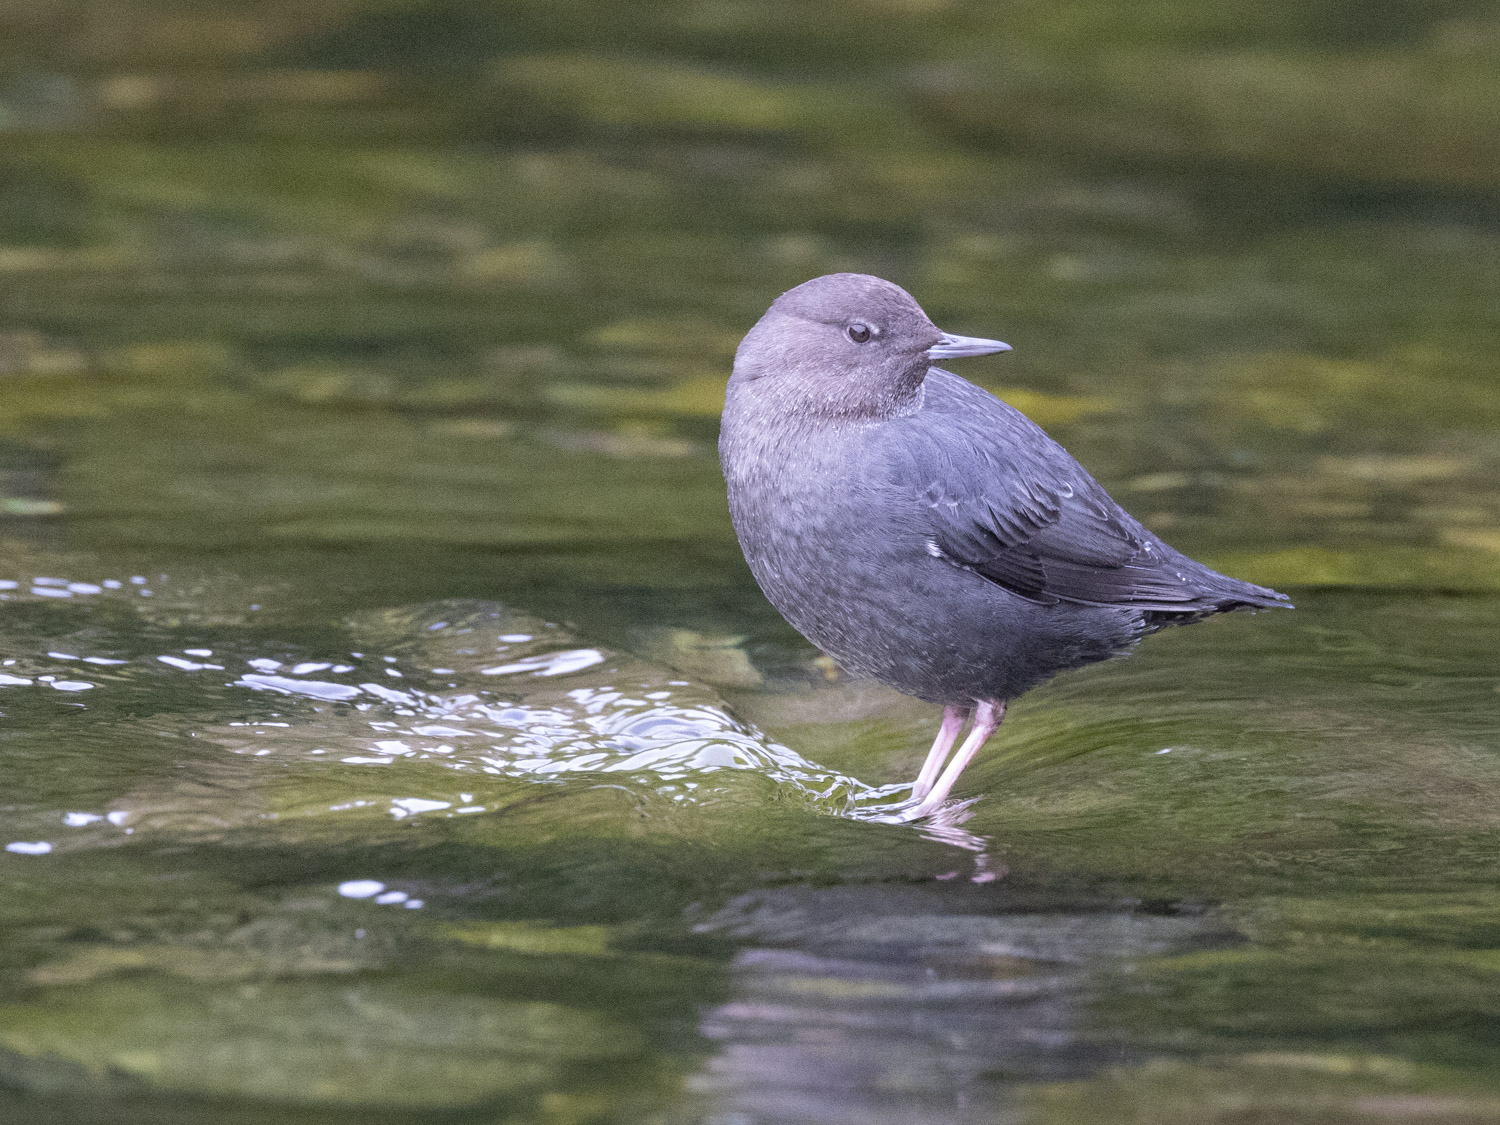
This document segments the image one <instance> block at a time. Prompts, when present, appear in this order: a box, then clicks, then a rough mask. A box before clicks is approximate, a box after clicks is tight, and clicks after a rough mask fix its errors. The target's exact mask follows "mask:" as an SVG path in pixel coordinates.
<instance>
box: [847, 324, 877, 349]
mask: <svg viewBox="0 0 1500 1125" xmlns="http://www.w3.org/2000/svg"><path fill="white" fill-rule="evenodd" d="M871 334H872V333H871V331H870V326H869V325H868V324H861V323H860V322H859V321H857V320H856V321H855V322H854V323H853V324H851V325H849V339H851V340H853V341H854V342H855V343H856V344H863V343H864V342H865V341H866V340H868V339H869V338H870V336H871Z"/></svg>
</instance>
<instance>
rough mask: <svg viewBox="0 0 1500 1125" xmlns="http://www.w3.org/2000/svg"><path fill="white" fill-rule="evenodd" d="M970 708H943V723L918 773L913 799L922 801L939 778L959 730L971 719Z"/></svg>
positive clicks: (913, 785)
mask: <svg viewBox="0 0 1500 1125" xmlns="http://www.w3.org/2000/svg"><path fill="white" fill-rule="evenodd" d="M969 710H970V709H969V708H967V707H954V706H952V705H949V706H947V707H944V708H943V725H942V726H940V727H938V732H937V738H936V739H934V740H933V743H932V749H931V750H929V751H927V760H926V761H925V762H923V763H922V772H921V773H919V774H917V780H916V781H915V782H914V783H913V784H912V787H911V796H912V800H914V801H920V800H921V799H922V798H923V797H925V796H927V794H928V793H929V792H930V791H931V789H932V783H933V782H934V781H936V780H937V778H938V773H939V772H940V771H941V770H942V768H943V763H944V762H946V761H947V760H948V751H949V750H952V749H953V744H954V743H955V742H957V741H958V732H959V731H961V730H963V729H964V724H965V723H967V722H968V721H969Z"/></svg>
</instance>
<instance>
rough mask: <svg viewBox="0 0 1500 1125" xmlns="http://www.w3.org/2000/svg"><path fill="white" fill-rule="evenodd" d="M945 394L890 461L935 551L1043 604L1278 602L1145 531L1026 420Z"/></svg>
mask: <svg viewBox="0 0 1500 1125" xmlns="http://www.w3.org/2000/svg"><path fill="white" fill-rule="evenodd" d="M935 376H946V377H947V379H949V380H952V381H953V382H955V383H960V382H962V381H961V380H958V379H957V377H956V376H952V375H948V373H947V372H941V371H934V372H932V375H930V376H929V383H931V382H933V381H934V379H933V377H935ZM933 389H934V388H932V387H929V391H931V390H933ZM937 389H938V390H939V391H941V392H943V396H942V397H941V398H940V401H938V402H937V403H934V404H932V408H930V409H924V410H922V411H919V412H918V413H917V414H915V415H913V416H911V418H910V419H908V420H906V421H907V425H905V426H903V427H902V428H903V430H904V431H905V432H904V434H903V438H902V440H901V441H900V442H898V443H895V445H894V446H893V448H894V449H895V450H896V452H895V453H894V455H893V459H892V462H891V464H892V466H893V469H894V473H895V476H896V478H897V481H898V487H900V488H901V489H902V491H903V492H905V493H906V495H907V496H908V498H911V499H915V501H916V507H915V510H916V512H917V519H918V521H919V523H920V524H921V525H922V527H923V530H924V531H925V535H926V540H927V542H926V546H927V549H928V551H929V553H931V554H934V555H937V556H938V557H940V558H943V559H945V560H946V561H948V562H950V563H951V564H953V565H954V566H958V567H962V568H963V569H965V570H970V571H973V572H974V573H976V574H979V575H981V576H983V577H984V578H986V579H988V580H989V581H991V582H994V583H995V584H997V585H999V586H1003V587H1005V588H1006V589H1007V590H1010V591H1012V592H1014V593H1016V594H1019V595H1020V596H1021V597H1023V598H1027V599H1029V600H1031V601H1034V602H1039V603H1042V604H1049V605H1050V604H1056V603H1057V602H1072V603H1075V604H1080V605H1098V606H1122V607H1125V606H1128V607H1133V608H1137V609H1143V610H1159V611H1164V612H1174V611H1175V612H1178V613H1195V612H1200V611H1203V610H1208V609H1213V608H1227V607H1228V606H1229V605H1231V604H1252V605H1253V604H1274V600H1275V599H1276V598H1277V595H1274V594H1273V592H1272V591H1269V590H1263V589H1262V588H1261V587H1258V586H1252V585H1250V584H1249V583H1246V582H1240V581H1238V580H1237V579H1233V578H1229V577H1227V576H1225V575H1222V574H1219V573H1217V572H1216V571H1213V570H1210V569H1209V568H1207V567H1205V566H1203V565H1202V564H1201V563H1197V562H1194V561H1193V560H1192V559H1189V558H1188V557H1187V556H1185V555H1183V554H1181V553H1180V552H1178V551H1175V550H1173V549H1172V548H1171V547H1169V546H1167V545H1166V544H1165V543H1163V542H1162V541H1161V540H1160V539H1158V538H1157V537H1156V536H1155V535H1153V534H1152V533H1151V532H1149V531H1147V530H1146V529H1145V528H1144V527H1142V526H1141V525H1140V524H1139V523H1138V522H1137V521H1136V520H1135V519H1134V518H1132V517H1131V516H1130V515H1129V514H1128V513H1127V512H1125V511H1124V510H1123V509H1122V508H1121V507H1120V506H1119V505H1118V504H1116V503H1115V502H1114V500H1112V499H1111V498H1110V496H1109V494H1108V493H1106V492H1105V491H1104V489H1103V488H1102V487H1100V485H1099V484H1098V482H1096V481H1095V480H1094V479H1093V477H1091V476H1089V474H1088V473H1087V472H1086V471H1085V470H1084V469H1083V467H1082V466H1081V465H1079V464H1078V462H1076V461H1074V460H1073V458H1072V457H1071V456H1070V455H1069V454H1068V453H1067V451H1066V450H1064V449H1063V448H1062V447H1061V446H1060V445H1058V444H1057V443H1056V442H1054V441H1053V440H1052V439H1051V438H1050V437H1048V436H1047V435H1046V434H1045V433H1044V432H1043V431H1042V430H1041V428H1040V427H1038V426H1037V425H1036V424H1035V423H1033V422H1032V421H1031V420H1030V419H1028V418H1026V417H1025V415H1023V414H1021V413H1020V412H1019V411H1017V410H1015V409H1014V408H1012V407H1010V406H1007V405H1006V404H1005V403H1002V402H1000V401H999V400H998V399H995V398H994V397H993V396H991V395H989V394H988V393H987V392H984V391H981V390H979V388H977V387H974V386H973V385H972V384H969V383H963V389H959V388H954V387H951V386H944V385H943V384H939V386H938V388H937ZM976 396H980V397H976ZM934 397H938V396H934Z"/></svg>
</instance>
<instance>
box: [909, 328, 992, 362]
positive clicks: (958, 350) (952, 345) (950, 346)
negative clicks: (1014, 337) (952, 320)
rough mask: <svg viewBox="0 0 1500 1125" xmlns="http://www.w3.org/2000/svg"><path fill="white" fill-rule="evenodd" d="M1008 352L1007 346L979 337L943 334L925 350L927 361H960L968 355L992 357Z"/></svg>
mask: <svg viewBox="0 0 1500 1125" xmlns="http://www.w3.org/2000/svg"><path fill="white" fill-rule="evenodd" d="M1008 351H1010V345H1009V344H1002V343H1001V342H1000V341H999V340H985V339H983V338H981V337H979V336H955V335H953V333H951V332H944V333H943V338H942V339H941V340H939V341H938V342H937V343H935V344H933V345H932V347H930V348H928V349H927V358H928V359H962V358H963V357H964V356H969V355H994V354H995V353H996V352H1008Z"/></svg>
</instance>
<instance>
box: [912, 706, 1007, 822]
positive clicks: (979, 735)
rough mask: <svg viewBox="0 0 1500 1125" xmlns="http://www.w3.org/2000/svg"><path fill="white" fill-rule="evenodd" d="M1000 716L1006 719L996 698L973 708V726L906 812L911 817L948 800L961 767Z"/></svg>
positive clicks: (931, 811) (931, 810) (987, 736)
mask: <svg viewBox="0 0 1500 1125" xmlns="http://www.w3.org/2000/svg"><path fill="white" fill-rule="evenodd" d="M945 718H946V716H945ZM1003 718H1005V704H1004V703H1003V702H1002V701H1000V700H998V699H995V700H990V699H987V700H985V701H984V702H982V703H980V704H979V706H978V707H976V708H975V709H974V726H973V727H972V728H970V730H969V737H968V738H966V739H964V744H963V745H962V746H960V747H959V748H958V753H957V754H955V755H953V761H951V762H949V763H948V768H947V769H945V770H944V771H943V776H942V777H940V778H938V780H937V783H936V784H935V785H934V786H933V787H932V791H931V792H930V793H928V794H927V795H926V796H925V797H923V798H922V801H921V803H920V804H918V805H917V807H916V808H914V809H912V810H911V811H910V812H909V813H907V814H906V815H907V816H908V817H909V818H910V819H912V820H915V819H917V818H918V817H923V816H931V815H932V813H933V811H934V810H935V809H937V808H938V806H940V805H941V804H942V803H943V802H944V801H946V800H947V799H948V794H949V793H951V792H953V786H954V784H955V783H956V782H957V781H958V775H959V774H961V773H963V772H964V767H965V766H967V765H968V764H969V763H970V762H971V761H973V759H974V755H975V754H977V753H979V748H980V747H981V746H983V745H984V743H985V740H986V739H988V738H989V736H990V735H992V734H994V733H995V728H996V727H998V726H999V725H1000V720H1001V719H1003Z"/></svg>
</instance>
